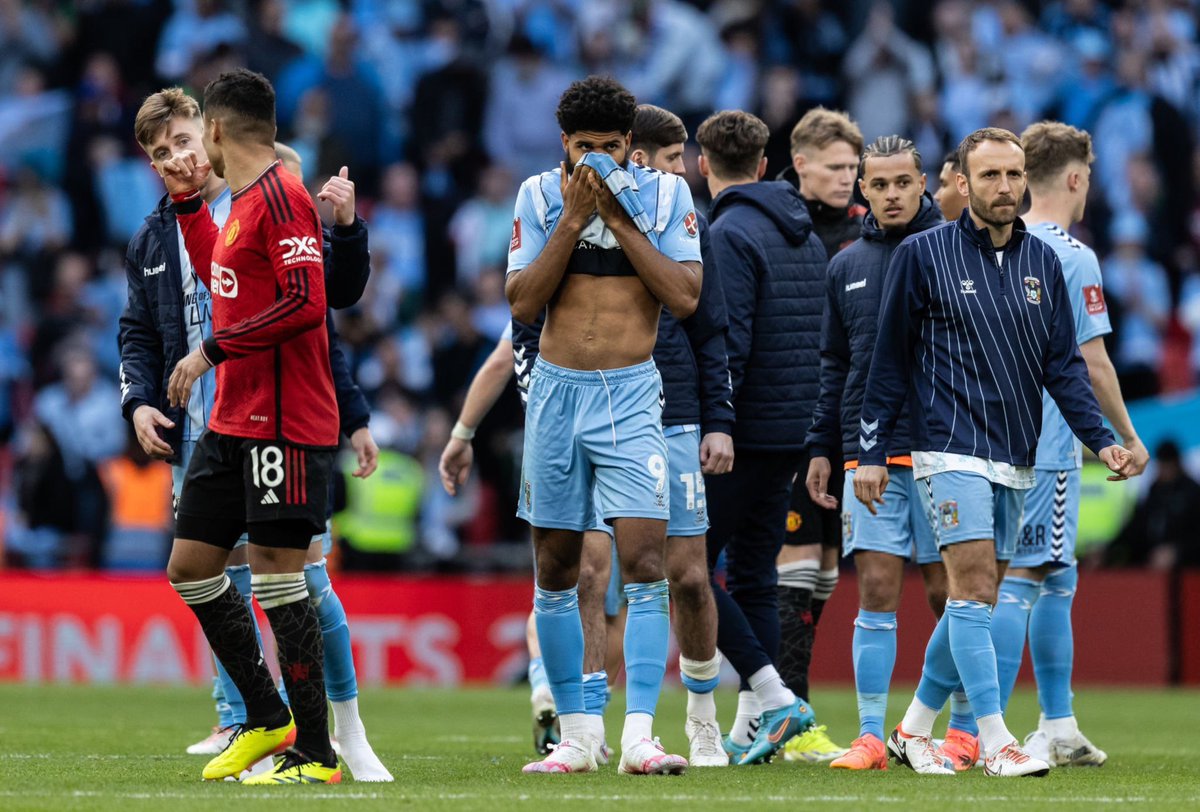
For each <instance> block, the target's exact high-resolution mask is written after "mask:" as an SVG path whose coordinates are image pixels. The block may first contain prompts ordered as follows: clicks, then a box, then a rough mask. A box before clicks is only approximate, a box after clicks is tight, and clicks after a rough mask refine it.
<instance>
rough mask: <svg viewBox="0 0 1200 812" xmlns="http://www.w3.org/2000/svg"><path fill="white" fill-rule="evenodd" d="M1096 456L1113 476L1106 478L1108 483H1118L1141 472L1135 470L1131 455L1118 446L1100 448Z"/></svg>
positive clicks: (1135, 466) (1135, 465)
mask: <svg viewBox="0 0 1200 812" xmlns="http://www.w3.org/2000/svg"><path fill="white" fill-rule="evenodd" d="M1096 456H1098V457H1099V458H1100V461H1101V462H1102V463H1104V464H1105V465H1107V466H1108V470H1110V471H1112V472H1113V476H1110V477H1109V478H1108V481H1109V482H1120V481H1122V480H1125V479H1129V477H1131V476H1137V475H1138V474H1140V473H1141V471H1139V470H1137V464H1136V463H1135V462H1134V458H1133V453H1132V452H1131V451H1129V450H1128V449H1126V448H1122V447H1121V446H1119V445H1110V446H1108V447H1107V448H1102V449H1100V453H1099V454H1097V455H1096Z"/></svg>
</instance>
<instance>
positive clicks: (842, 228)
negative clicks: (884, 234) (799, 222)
mask: <svg viewBox="0 0 1200 812" xmlns="http://www.w3.org/2000/svg"><path fill="white" fill-rule="evenodd" d="M804 203H805V205H807V206H808V215H809V217H811V218H812V221H813V231H815V232H816V233H817V236H818V237H820V238H821V245H823V246H825V253H826V254H827V255H828V256H829V258H830V259H833V258H834V257H835V256H837V255H838V252H840V251H843V250H845V249H847V248H849V247H850V246H851V244H853V243H854V241H855V240H857V239H858V238H859V237H860V236H862V227H863V217H864V216H865V215H866V214H867V209H866V207H865V206H862V205H860V204H858V203H854V202H851V203H850V205H849V206H840V207H834V206H828V205H826V204H824V203H822V202H821V201H819V200H809V199H808V198H805V200H804Z"/></svg>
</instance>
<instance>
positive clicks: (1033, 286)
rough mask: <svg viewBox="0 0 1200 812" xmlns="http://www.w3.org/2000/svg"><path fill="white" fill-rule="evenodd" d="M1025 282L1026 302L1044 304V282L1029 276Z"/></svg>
mask: <svg viewBox="0 0 1200 812" xmlns="http://www.w3.org/2000/svg"><path fill="white" fill-rule="evenodd" d="M1023 281H1024V282H1025V301H1027V302H1029V303H1030V304H1035V305H1040V304H1041V303H1042V280H1040V279H1038V278H1037V277H1036V276H1027V277H1025V279H1024V280H1023Z"/></svg>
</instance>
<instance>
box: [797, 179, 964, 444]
mask: <svg viewBox="0 0 1200 812" xmlns="http://www.w3.org/2000/svg"><path fill="white" fill-rule="evenodd" d="M941 223H942V210H941V209H939V208H938V205H937V203H935V202H934V201H933V198H932V197H931V196H930V195H929V193H928V192H927V193H926V194H925V196H924V197H923V198H922V199H921V209H920V211H918V212H917V216H916V217H914V218H913V220H912V222H911V223H909V224H908V227H907V228H905V229H902V230H898V231H884V230H883V229H881V228H880V227H879V224H878V223H877V222H876V221H875V215H873V214H867V216H866V219H865V220H864V221H863V224H862V237H861V238H860V239H858V240H855V241H854V243H853V244H851V245H850V246H849V247H848V248H846V249H845V250H844V251H841V252H840V253H838V255H837V256H836V257H834V258H833V259H831V260H830V261H829V275H828V277H827V279H826V285H825V297H826V298H825V316H824V320H823V324H822V329H821V333H822V337H821V394H820V397H819V398H818V400H817V407H816V410H815V412H814V413H813V422H812V428H810V429H809V431H808V445H809V450H810V453H811V454H812V455H813V456H823V457H828V458H830V459H832V460H835V461H836V460H837V459H838V448H839V446H840V448H841V452H842V454H843V455H844V457H845V459H846V460H855V459H858V421H859V418H860V417H861V415H862V403H863V395H864V394H865V393H866V388H867V373H868V372H869V371H870V369H871V357H872V356H873V355H874V354H875V336H876V334H877V332H878V327H879V301H880V295H881V293H882V291H883V279H884V275H885V274H886V273H887V267H888V263H889V262H890V261H891V258H892V252H893V251H895V250H896V246H898V245H899V244H900V243H901V242H902V241H903V240H904V238H905V237H907V236H909V235H910V234H916V233H918V232H921V231H925V230H926V229H930V228H933V227H934V226H937V225H941ZM910 436H911V435H910V433H909V420H908V414H907V410H906V412H904V413H901V415H900V419H899V420H898V421H897V423H896V429H895V431H894V432H893V433H892V440H891V445H890V447H889V448H888V450H887V453H888V456H898V455H906V454H908V453H909V452H910V451H911V450H912V449H911V448H910V447H909V446H910V443H911V440H910Z"/></svg>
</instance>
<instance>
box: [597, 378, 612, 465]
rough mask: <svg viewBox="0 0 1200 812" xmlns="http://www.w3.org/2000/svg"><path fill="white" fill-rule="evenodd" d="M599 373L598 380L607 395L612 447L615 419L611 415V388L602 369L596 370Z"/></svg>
mask: <svg viewBox="0 0 1200 812" xmlns="http://www.w3.org/2000/svg"><path fill="white" fill-rule="evenodd" d="M596 372H598V373H599V374H600V380H601V381H603V382H604V394H606V395H608V425H609V426H611V427H612V436H613V448H616V447H617V419H616V418H615V417H613V410H612V390H611V389H609V388H608V378H606V377H604V370H602V369H598V370H596Z"/></svg>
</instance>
